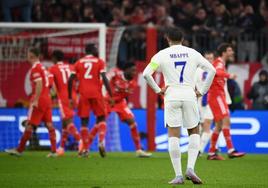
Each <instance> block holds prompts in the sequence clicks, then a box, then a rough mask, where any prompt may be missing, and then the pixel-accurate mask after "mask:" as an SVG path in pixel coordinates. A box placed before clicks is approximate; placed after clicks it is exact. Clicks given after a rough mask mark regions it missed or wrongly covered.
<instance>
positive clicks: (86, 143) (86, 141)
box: [80, 127, 89, 150]
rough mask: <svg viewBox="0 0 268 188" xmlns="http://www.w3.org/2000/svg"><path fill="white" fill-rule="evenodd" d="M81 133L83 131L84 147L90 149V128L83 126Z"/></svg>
mask: <svg viewBox="0 0 268 188" xmlns="http://www.w3.org/2000/svg"><path fill="white" fill-rule="evenodd" d="M80 133H81V137H82V142H83V147H84V149H86V150H88V146H89V140H88V135H89V133H88V128H87V127H81V129H80Z"/></svg>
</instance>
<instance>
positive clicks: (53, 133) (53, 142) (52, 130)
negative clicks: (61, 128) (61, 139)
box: [48, 127, 56, 153]
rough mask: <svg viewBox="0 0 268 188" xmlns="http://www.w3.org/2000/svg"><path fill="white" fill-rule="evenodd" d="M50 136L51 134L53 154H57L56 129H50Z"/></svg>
mask: <svg viewBox="0 0 268 188" xmlns="http://www.w3.org/2000/svg"><path fill="white" fill-rule="evenodd" d="M48 134H49V140H50V144H51V152H53V153H55V152H56V132H55V128H54V127H52V128H49V129H48Z"/></svg>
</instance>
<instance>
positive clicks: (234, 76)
mask: <svg viewBox="0 0 268 188" xmlns="http://www.w3.org/2000/svg"><path fill="white" fill-rule="evenodd" d="M236 77H237V75H236V74H232V73H231V74H230V77H229V78H230V79H232V80H234V79H236Z"/></svg>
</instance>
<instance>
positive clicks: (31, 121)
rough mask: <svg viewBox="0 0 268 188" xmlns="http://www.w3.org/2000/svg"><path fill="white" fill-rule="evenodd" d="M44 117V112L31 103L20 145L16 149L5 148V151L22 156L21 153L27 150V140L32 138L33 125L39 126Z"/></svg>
mask: <svg viewBox="0 0 268 188" xmlns="http://www.w3.org/2000/svg"><path fill="white" fill-rule="evenodd" d="M42 117H43V112H42V111H40V110H38V109H37V108H34V107H33V106H32V105H30V108H29V111H28V121H27V124H26V125H25V130H24V133H23V135H22V137H21V139H20V142H19V145H18V147H17V148H16V149H7V150H5V152H7V153H9V154H11V155H16V156H20V155H21V153H22V152H23V151H24V150H25V146H26V143H27V141H28V140H29V139H30V138H31V135H32V132H33V126H38V125H39V124H40V122H41V120H42Z"/></svg>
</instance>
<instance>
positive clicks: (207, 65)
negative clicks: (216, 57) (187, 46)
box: [197, 53, 216, 95]
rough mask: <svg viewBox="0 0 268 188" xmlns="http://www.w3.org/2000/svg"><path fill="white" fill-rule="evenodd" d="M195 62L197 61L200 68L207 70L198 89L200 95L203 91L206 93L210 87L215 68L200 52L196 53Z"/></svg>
mask: <svg viewBox="0 0 268 188" xmlns="http://www.w3.org/2000/svg"><path fill="white" fill-rule="evenodd" d="M197 62H198V67H200V68H201V69H203V70H204V71H206V72H207V75H206V79H205V81H204V84H203V86H202V87H201V88H200V89H199V92H200V93H201V95H204V94H205V93H207V91H208V89H209V88H210V86H211V84H212V81H213V79H214V76H215V73H216V70H215V68H214V67H213V66H212V64H211V63H210V62H209V61H208V60H206V59H205V58H204V57H203V56H202V55H201V54H200V53H197Z"/></svg>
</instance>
